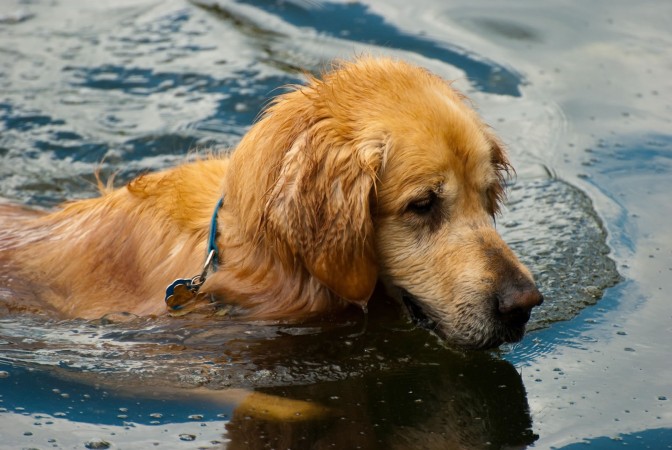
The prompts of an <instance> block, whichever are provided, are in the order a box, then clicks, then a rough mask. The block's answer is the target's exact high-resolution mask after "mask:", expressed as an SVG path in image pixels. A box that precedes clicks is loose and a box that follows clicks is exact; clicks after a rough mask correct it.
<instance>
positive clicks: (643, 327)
mask: <svg viewBox="0 0 672 450" xmlns="http://www.w3.org/2000/svg"><path fill="white" fill-rule="evenodd" d="M671 17H672V6H671V5H668V4H667V3H665V2H653V1H647V2H639V3H637V4H631V3H628V2H621V1H617V2H613V1H612V2H604V1H602V2H591V3H590V4H585V2H584V3H582V2H570V3H567V2H560V1H552V2H544V3H543V5H542V4H538V3H535V2H530V1H529V0H525V1H516V2H508V3H507V4H506V5H503V4H500V3H497V2H487V1H480V2H477V3H476V4H474V3H473V2H466V1H464V2H452V3H451V4H449V5H444V4H443V3H442V2H438V1H436V0H434V1H430V0H420V1H418V2H413V4H408V3H407V2H403V1H401V0H398V1H385V2H383V1H377V0H374V1H370V2H367V3H353V2H323V1H316V2H312V1H310V2H308V1H300V0H295V1H283V2H277V1H257V2H252V1H238V2H233V1H230V2H229V1H217V2H193V3H187V2H182V1H177V0H175V1H173V0H170V1H167V2H151V1H144V0H141V1H137V0H134V1H119V2H114V4H113V5H108V4H103V3H101V4H99V3H98V2H88V3H86V4H84V3H82V2H75V1H63V2H59V3H53V2H46V1H45V2H42V1H39V0H35V1H30V2H28V1H14V0H11V1H7V2H5V3H3V4H2V5H0V130H1V131H0V196H1V197H5V198H10V199H13V200H16V201H19V202H23V203H27V204H32V205H35V206H38V207H51V206H53V205H55V204H57V203H59V202H61V201H63V200H65V199H71V198H83V197H89V196H92V195H95V191H96V189H95V183H94V178H93V172H94V170H95V169H96V168H100V169H101V171H102V174H103V175H104V176H106V175H110V174H113V173H117V180H118V183H121V182H123V181H125V180H128V179H130V178H132V177H133V176H135V175H136V174H138V173H140V172H142V171H144V170H155V169H159V168H162V167H166V166H169V165H172V164H176V163H179V162H181V161H184V160H185V157H187V156H186V155H187V153H188V152H192V153H194V152H203V151H207V149H208V148H211V147H214V146H216V147H232V146H234V145H235V143H236V142H237V140H238V139H239V138H240V136H242V135H243V134H244V133H245V131H246V129H247V127H248V126H249V125H250V123H252V121H253V120H254V118H255V117H256V114H257V113H258V111H259V109H260V108H261V107H262V106H263V105H264V104H265V102H266V101H267V100H268V99H269V98H270V97H271V96H272V95H275V94H276V93H278V92H281V90H279V88H281V86H283V85H285V84H291V83H295V82H297V81H299V80H300V79H301V73H302V72H303V71H309V72H319V71H320V70H321V69H322V68H323V67H325V65H326V64H328V61H329V60H331V59H332V58H336V57H350V56H352V55H353V54H357V53H361V52H372V53H375V54H391V55H395V56H399V57H402V58H405V59H408V60H411V61H413V62H415V63H418V64H421V65H424V66H426V67H428V68H430V69H431V70H433V71H435V72H437V73H439V74H441V75H442V76H445V77H446V78H450V79H457V80H458V81H457V85H458V87H459V88H460V89H462V90H464V91H465V92H467V93H468V94H469V95H470V96H471V97H472V99H473V100H474V101H475V103H476V104H477V106H478V108H479V110H480V112H481V113H482V114H483V115H484V116H485V118H486V119H487V121H488V122H489V123H490V124H492V125H493V127H494V128H495V129H496V131H497V132H498V133H499V134H500V135H501V136H502V137H503V138H504V140H505V142H507V144H508V146H509V152H510V153H511V157H512V159H513V162H514V165H515V166H516V169H517V171H518V177H517V180H516V181H515V183H514V184H513V185H512V187H511V190H510V195H509V206H508V208H507V210H506V211H505V213H504V215H503V217H502V218H501V219H500V220H499V223H498V228H499V229H500V231H501V232H502V234H503V236H504V238H505V239H506V240H507V242H509V243H510V244H511V246H512V247H513V248H514V250H515V251H516V252H517V253H518V254H519V255H521V258H522V259H523V260H524V261H525V262H526V263H527V264H528V265H529V266H530V267H531V269H532V270H533V272H535V275H536V277H537V279H538V280H539V282H540V285H541V286H542V289H543V291H544V294H545V296H546V298H547V301H546V302H545V304H544V305H543V306H542V307H541V308H539V309H538V310H536V311H535V313H534V314H533V318H532V323H531V327H530V328H531V330H532V332H531V333H530V334H529V335H528V336H527V337H526V339H525V340H524V341H523V342H522V343H520V344H516V345H513V346H508V347H505V348H502V349H501V350H500V351H496V352H471V353H463V352H459V351H455V350H451V349H447V348H445V347H443V346H442V345H441V344H440V342H438V341H437V339H436V338H435V337H434V336H432V335H431V334H428V333H427V332H425V331H423V330H419V329H415V328H414V327H413V326H412V324H410V323H409V322H408V321H407V320H406V319H405V318H404V317H403V315H402V314H401V313H400V312H399V311H398V310H397V309H396V307H395V305H393V304H391V303H390V301H389V299H387V298H386V297H385V296H384V295H383V294H381V293H377V294H376V296H375V298H374V301H373V302H372V304H371V305H370V307H369V313H368V315H367V316H364V315H363V314H359V315H358V314H353V316H352V317H348V318H346V319H345V320H344V321H343V322H339V323H311V324H305V325H302V326H286V325H282V324H275V323H270V324H269V323H240V324H230V323H226V322H223V321H216V320H215V321H213V320H201V319H199V320H182V319H172V320H169V319H161V320H158V321H156V320H148V319H142V318H133V317H113V318H111V319H112V320H99V321H89V322H87V321H77V320H71V321H63V322H54V321H48V320H45V319H41V318H27V317H18V318H17V317H11V316H7V315H5V316H4V317H1V318H0V448H28V447H30V448H87V447H88V448H96V447H98V448H105V446H107V447H109V448H149V447H154V446H157V447H159V448H221V447H227V448H231V449H235V448H274V447H275V448H289V447H291V448H357V447H359V448H525V447H528V446H533V447H535V448H551V447H554V448H568V449H569V448H571V449H574V448H577V447H580V446H584V445H588V444H589V445H590V446H591V447H593V448H605V449H606V448H615V447H619V446H625V445H627V446H628V447H630V448H633V447H634V448H654V449H658V448H670V445H672V407H671V406H670V400H669V399H670V398H672V384H671V383H670V382H669V379H668V378H669V375H668V374H669V371H670V362H669V360H670V356H672V355H671V354H670V353H671V351H670V349H669V345H668V344H667V343H669V342H670V341H671V340H670V338H671V337H672V336H670V334H671V333H672V328H671V327H670V326H669V323H670V318H671V316H672V312H671V310H670V308H669V306H668V303H669V302H668V300H669V298H668V297H669V295H668V293H669V291H670V288H671V287H672V284H671V283H670V281H669V280H670V273H671V272H672V251H671V250H670V249H671V248H672V245H671V244H672V235H670V232H669V223H670V220H671V219H672V207H670V206H669V193H670V192H671V188H672V181H671V180H672V178H671V177H670V173H672V137H671V135H670V130H672V127H671V126H670V117H671V115H670V112H672V105H671V104H670V100H669V99H670V98H672V95H671V94H672V82H671V81H670V80H672V77H670V72H671V69H672V64H671V59H670V55H669V48H670V44H671V42H670V41H672V36H671V35H670V32H669V30H668V29H669V19H670V18H671ZM0 307H1V305H0ZM251 392H254V393H252V394H251ZM279 398H280V399H284V401H278V399H279ZM274 402H275V403H274ZM297 414H298V415H297Z"/></svg>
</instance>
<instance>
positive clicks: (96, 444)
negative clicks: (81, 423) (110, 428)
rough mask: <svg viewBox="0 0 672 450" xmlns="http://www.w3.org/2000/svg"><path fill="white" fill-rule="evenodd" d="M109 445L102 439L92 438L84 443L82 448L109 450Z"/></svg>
mask: <svg viewBox="0 0 672 450" xmlns="http://www.w3.org/2000/svg"><path fill="white" fill-rule="evenodd" d="M110 446H111V444H110V443H109V442H107V441H106V440H104V439H99V438H94V439H91V440H89V441H86V442H85V443H84V447H86V448H89V449H105V448H110Z"/></svg>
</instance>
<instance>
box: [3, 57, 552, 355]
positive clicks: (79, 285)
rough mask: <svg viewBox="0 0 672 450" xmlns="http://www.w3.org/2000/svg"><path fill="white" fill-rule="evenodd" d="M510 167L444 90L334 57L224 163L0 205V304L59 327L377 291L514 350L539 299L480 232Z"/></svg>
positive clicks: (456, 331) (262, 314)
mask: <svg viewBox="0 0 672 450" xmlns="http://www.w3.org/2000/svg"><path fill="white" fill-rule="evenodd" d="M510 169H511V168H510V165H509V162H508V160H507V158H506V155H505V152H504V150H503V148H502V146H501V145H500V143H499V142H498V140H497V138H496V137H495V136H494V135H493V133H492V131H491V130H490V129H489V128H488V127H487V126H486V125H485V124H484V123H483V122H482V121H481V119H480V118H479V117H478V115H477V114H476V113H475V112H474V111H473V110H472V109H471V108H470V106H469V103H468V101H467V100H466V98H465V97H464V96H463V95H461V94H460V93H458V92H457V91H456V90H455V89H453V88H452V87H451V85H450V84H449V83H448V82H446V81H445V80H443V79H441V78H439V77H437V76H435V75H433V74H431V73H429V72H428V71H426V70H424V69H422V68H419V67H416V66H413V65H410V64H407V63H404V62H401V61H396V60H392V59H386V58H370V57H364V58H360V59H358V60H356V61H354V62H344V63H341V64H338V65H337V66H336V67H335V69H334V70H332V71H331V72H328V73H326V74H325V75H324V76H323V77H322V78H321V79H310V80H309V81H308V82H307V84H306V85H304V86H298V87H295V88H294V89H293V90H291V91H290V92H287V93H285V94H283V95H280V96H279V97H277V98H276V99H275V100H274V101H273V102H272V104H271V105H270V106H269V107H268V108H267V109H266V111H265V112H264V114H263V116H262V117H261V119H260V120H259V121H258V122H257V123H256V124H255V125H254V126H253V127H252V128H251V129H250V131H249V132H248V133H247V134H246V135H245V136H244V137H243V139H242V140H241V142H240V144H239V145H238V147H237V148H236V149H235V150H234V151H233V153H232V154H231V155H230V156H221V157H211V158H207V159H202V160H199V161H196V162H192V163H186V164H184V165H181V166H178V167H176V168H173V169H169V170H166V171H162V172H157V173H151V174H145V175H142V176H140V177H138V178H136V179H135V180H133V181H131V182H130V183H128V185H126V186H125V187H123V188H120V189H116V190H113V189H108V188H101V190H102V195H101V196H100V197H97V198H93V199H89V200H82V201H77V202H73V203H69V204H66V205H65V206H63V207H62V208H61V209H59V210H58V211H55V212H52V213H49V214H46V213H37V212H34V211H28V210H24V209H20V208H19V207H17V206H14V205H8V204H4V205H0V212H1V213H2V214H1V215H0V227H2V231H0V267H1V268H0V286H2V287H3V288H4V293H2V297H0V298H4V300H5V303H7V304H8V305H10V306H8V307H10V308H21V307H22V305H23V307H24V308H25V309H31V308H33V309H41V308H43V309H50V310H52V311H54V312H55V313H57V314H60V315H63V316H67V317H83V318H98V317H100V316H102V315H105V314H108V313H111V312H120V311H123V312H129V313H133V314H137V315H153V314H155V315H158V314H165V313H166V312H170V311H171V310H173V311H175V310H179V309H180V308H183V307H185V306H186V305H187V304H189V303H190V302H192V301H194V302H197V301H204V302H206V303H209V304H216V305H229V306H230V307H231V308H230V309H229V310H228V311H229V313H230V314H235V315H239V316H241V317H246V318H254V319H257V318H258V319H287V320H302V319H305V318H308V317H315V316H325V315H329V314H333V313H336V312H338V311H341V310H343V309H345V308H347V307H348V306H349V305H358V306H362V307H363V306H365V305H366V304H367V301H368V300H369V298H370V296H371V294H372V292H373V289H374V287H375V286H376V284H377V283H378V282H379V281H381V282H382V283H383V284H384V285H385V286H386V287H388V289H389V290H390V292H392V293H394V295H395V296H397V297H398V298H400V299H402V300H403V302H404V303H405V304H406V305H407V306H408V309H409V311H410V312H411V314H412V315H413V316H414V317H415V318H416V320H418V321H419V322H421V323H423V324H424V325H425V326H427V327H429V328H431V329H433V330H434V331H435V332H436V333H437V334H439V335H440V336H442V337H443V338H445V339H446V340H447V341H449V342H452V343H455V344H457V345H460V346H465V347H472V348H486V347H493V346H497V345H499V344H501V343H502V342H511V341H517V340H519V339H521V338H522V336H523V334H524V329H525V324H526V322H527V321H528V319H529V317H530V311H531V309H532V308H533V307H534V306H536V305H538V304H540V303H541V301H542V296H541V294H540V293H539V291H538V289H537V288H536V286H535V283H534V281H533V278H532V276H531V274H530V272H529V270H528V269H527V268H526V267H525V266H524V265H523V264H521V263H520V262H519V260H518V259H517V258H516V256H515V255H514V254H513V253H512V251H511V250H510V249H509V248H508V247H507V245H506V244H505V243H504V242H503V240H502V239H501V237H500V236H499V235H498V234H497V232H496V231H495V228H494V217H495V215H496V214H497V213H498V210H499V206H500V203H501V201H502V198H503V193H504V179H505V176H506V175H507V173H508V172H509V171H510ZM206 255H207V257H208V258H209V259H208V260H207V261H204V260H205V259H206ZM176 279H177V281H174V280H176ZM166 286H168V291H166ZM166 301H167V302H168V306H167V305H166ZM27 305H33V306H31V307H29V306H27ZM35 305H38V306H35ZM186 309H188V308H186Z"/></svg>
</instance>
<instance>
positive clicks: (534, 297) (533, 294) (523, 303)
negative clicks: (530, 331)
mask: <svg viewBox="0 0 672 450" xmlns="http://www.w3.org/2000/svg"><path fill="white" fill-rule="evenodd" d="M543 301H544V296H543V295H541V292H539V289H537V287H536V286H535V285H534V284H525V285H523V286H510V287H508V288H507V289H504V290H503V292H502V293H500V294H498V295H497V311H498V312H499V315H500V318H501V320H502V322H504V323H505V324H507V325H511V326H521V325H525V324H526V323H527V321H528V320H530V313H531V311H532V308H534V307H535V306H539V305H541V304H542V303H543Z"/></svg>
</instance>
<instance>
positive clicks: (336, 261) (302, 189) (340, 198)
mask: <svg viewBox="0 0 672 450" xmlns="http://www.w3.org/2000/svg"><path fill="white" fill-rule="evenodd" d="M333 132H334V130H333V129H331V127H330V125H329V124H328V123H325V122H324V121H323V122H321V123H320V122H318V123H314V124H313V125H312V126H309V127H308V128H307V129H305V130H303V131H301V132H300V133H298V134H297V137H296V138H295V139H294V140H293V141H292V143H291V144H290V145H289V146H288V147H289V148H288V149H287V150H286V151H285V153H284V157H283V159H282V161H281V163H280V166H279V168H278V170H277V176H276V177H275V180H274V182H273V183H272V186H271V191H270V193H269V197H268V199H267V201H266V205H265V210H264V222H265V223H264V225H265V229H266V233H267V235H271V236H273V237H275V239H276V247H285V248H287V247H288V250H289V251H290V252H291V253H292V255H291V256H290V257H291V258H294V259H296V258H299V259H301V260H302V261H300V262H301V263H302V264H303V265H304V266H305V267H306V268H307V269H308V271H309V272H310V274H311V275H312V276H314V277H315V278H317V279H318V280H319V281H320V283H322V284H323V285H325V286H326V287H327V288H329V290H331V291H332V292H333V293H335V294H336V295H338V296H339V297H341V298H344V299H346V300H348V301H351V302H354V303H357V304H360V305H364V304H366V302H367V301H368V299H369V297H370V296H371V293H372V292H373V289H374V287H375V284H376V280H377V275H378V271H377V264H376V257H375V249H374V236H373V223H372V218H371V211H370V207H371V201H372V199H374V198H375V197H374V194H375V181H376V176H377V172H378V170H379V168H380V166H381V164H382V160H383V152H384V148H383V143H382V142H381V141H378V140H373V139H372V140H371V141H368V142H356V141H352V140H348V139H345V138H343V136H342V135H341V134H339V133H333Z"/></svg>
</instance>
